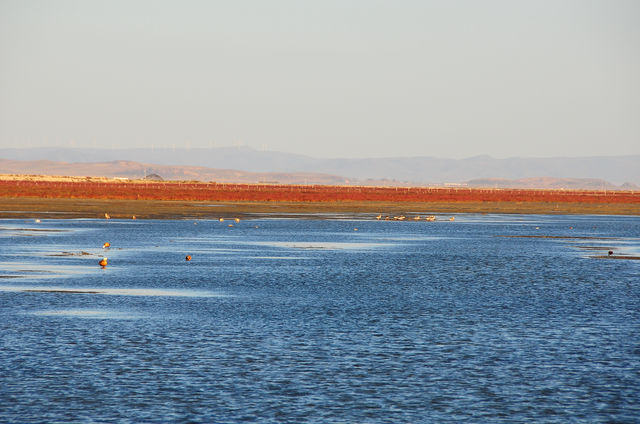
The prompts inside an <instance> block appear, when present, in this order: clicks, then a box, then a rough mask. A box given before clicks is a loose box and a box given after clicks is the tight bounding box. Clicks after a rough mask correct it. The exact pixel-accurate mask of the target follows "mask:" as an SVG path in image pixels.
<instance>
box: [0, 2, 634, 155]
mask: <svg viewBox="0 0 640 424" xmlns="http://www.w3.org/2000/svg"><path fill="white" fill-rule="evenodd" d="M638 22H640V1H636V0H628V1H625V0H598V1H596V0H531V1H518V0H484V1H475V0H466V1H465V0H442V1H436V0H415V1H414V0H395V1H379V0H322V1H310V0H309V1H305V0H270V1H262V0H253V1H251V0H237V1H228V0H225V1H217V0H206V1H205V0H182V1H177V0H176V1H165V0H110V1H95V0H53V1H51V0H42V1H40V0H15V1H14V0H0V147H4V148H7V147H42V146H44V147H52V146H62V147H71V146H75V147H95V148H126V147H174V146H178V147H185V148H189V147H194V148H195V147H226V146H248V147H252V148H255V149H261V150H272V151H282V152H290V153H301V154H306V155H309V156H314V157H328V158H330V157H341V158H346V157H354V158H355V157H396V156H405V157H406V156H435V157H446V158H465V157H471V156H475V155H484V154H486V155H491V156H493V157H496V158H506V157H552V156H594V155H631V154H640V77H639V76H640V25H639V24H638Z"/></svg>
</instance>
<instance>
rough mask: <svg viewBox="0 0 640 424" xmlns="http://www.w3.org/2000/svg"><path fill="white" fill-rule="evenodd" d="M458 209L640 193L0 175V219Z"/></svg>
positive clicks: (523, 208)
mask: <svg viewBox="0 0 640 424" xmlns="http://www.w3.org/2000/svg"><path fill="white" fill-rule="evenodd" d="M456 213H501V214H610V215H640V192H631V191H626V192H625V191H615V192H611V191H589V190H528V189H470V188H465V189H458V188H446V187H443V188H431V187H406V188H398V187H358V186H324V185H314V186H299V185H269V184H215V183H200V182H153V181H135V182H133V181H123V180H122V179H107V178H88V177H87V178H80V177H71V178H70V177H42V176H14V178H12V179H0V218H104V217H105V214H108V216H110V217H111V218H114V219H131V218H132V217H133V216H135V217H136V219H219V218H230V217H238V218H245V219H246V218H260V217H296V218H316V219H326V218H331V217H347V218H348V217H354V218H356V217H371V218H373V219H375V217H376V216H378V215H382V219H384V217H386V216H390V217H393V216H398V215H403V216H407V217H410V216H411V217H415V216H420V215H422V216H423V217H424V215H428V214H434V215H436V214H443V215H454V214H456Z"/></svg>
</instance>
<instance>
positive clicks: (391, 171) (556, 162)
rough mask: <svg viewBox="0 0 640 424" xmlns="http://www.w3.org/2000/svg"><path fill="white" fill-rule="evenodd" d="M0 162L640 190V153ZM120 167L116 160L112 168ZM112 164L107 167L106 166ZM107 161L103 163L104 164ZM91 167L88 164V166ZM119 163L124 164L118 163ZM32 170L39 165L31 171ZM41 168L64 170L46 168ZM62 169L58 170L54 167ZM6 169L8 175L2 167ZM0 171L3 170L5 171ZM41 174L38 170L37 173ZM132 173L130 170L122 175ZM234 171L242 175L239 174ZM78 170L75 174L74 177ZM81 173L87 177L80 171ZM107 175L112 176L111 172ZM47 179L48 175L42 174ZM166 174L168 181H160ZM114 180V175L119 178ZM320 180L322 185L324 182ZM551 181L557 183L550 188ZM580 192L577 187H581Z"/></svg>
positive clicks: (70, 156)
mask: <svg viewBox="0 0 640 424" xmlns="http://www.w3.org/2000/svg"><path fill="white" fill-rule="evenodd" d="M0 158H4V159H7V160H14V161H38V160H48V161H53V162H66V165H65V166H70V165H71V164H73V165H74V166H76V168H75V169H78V170H79V169H80V168H79V167H81V164H84V166H85V169H86V170H87V172H88V171H89V168H87V167H90V168H91V169H93V171H92V172H90V173H87V174H82V172H81V171H77V172H78V173H76V174H75V175H81V174H82V175H105V176H109V175H113V174H112V173H108V172H107V171H108V170H109V169H111V170H113V171H115V170H116V168H118V169H122V171H118V172H122V173H124V174H127V175H132V173H134V171H135V172H138V174H139V176H140V175H144V173H145V170H146V171H149V170H153V172H154V173H157V174H159V175H162V176H163V177H164V178H167V179H198V180H202V181H208V180H218V181H222V180H223V179H224V180H228V179H236V180H237V181H245V180H246V181H249V180H251V181H256V182H257V181H258V180H260V181H278V182H282V183H305V182H307V183H310V184H311V183H319V184H345V183H369V184H375V183H382V184H385V185H402V184H406V185H414V184H420V185H428V184H435V185H437V184H456V183H457V184H464V183H467V182H468V183H469V184H470V185H476V184H480V185H485V186H500V187H502V186H509V187H513V186H526V187H529V186H531V184H534V185H535V186H536V187H547V186H549V184H551V185H552V186H554V187H555V186H556V185H557V184H560V186H563V187H566V188H569V186H571V187H573V188H607V189H610V188H616V187H621V186H623V185H624V184H625V183H626V186H624V187H630V188H632V189H633V187H636V186H637V185H638V184H640V155H630V156H603V157H556V158H507V159H495V158H492V157H490V156H476V157H472V158H468V159H440V158H434V157H397V158H362V159H345V158H341V159H320V158H312V157H309V156H304V155H296V154H290V153H279V152H271V151H260V150H255V149H252V148H248V147H222V148H210V149H201V148H194V149H188V148H176V149H170V148H163V149H151V148H149V149H141V148H133V149H89V148H24V149H17V148H12V149H7V148H5V149H0ZM114 161H117V162H114ZM107 162H108V163H109V164H108V165H106V164H105V163H107ZM99 163H102V164H103V165H100V164H99ZM89 164H91V165H89ZM115 164H119V165H117V166H116V165H115ZM34 166H35V165H34ZM38 166H40V167H44V168H40V169H51V170H53V169H60V170H62V169H63V168H60V166H61V165H55V166H54V165H53V163H49V164H48V165H46V164H44V163H41V164H40V165H38ZM56 167H58V168H56ZM3 169H8V168H7V165H6V163H5V165H3ZM3 169H0V172H3V173H7V171H5V170H3ZM33 169H36V168H33ZM125 169H127V171H125ZM236 170H237V171H236ZM74 172H75V171H74ZM83 172H84V171H83ZM109 172H110V171H109ZM39 173H43V172H39ZM163 174H164V175H163ZM114 176H115V175H114ZM320 181H321V182H320ZM552 181H554V182H553V183H552ZM578 186H579V187H578Z"/></svg>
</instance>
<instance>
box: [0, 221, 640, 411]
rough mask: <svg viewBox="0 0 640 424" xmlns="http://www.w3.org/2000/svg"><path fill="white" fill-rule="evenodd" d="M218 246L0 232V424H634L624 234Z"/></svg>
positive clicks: (194, 225) (463, 227)
mask: <svg viewBox="0 0 640 424" xmlns="http://www.w3.org/2000/svg"><path fill="white" fill-rule="evenodd" d="M443 218H444V217H443ZM228 224H229V223H228V222H227V221H225V222H224V223H220V222H218V221H195V222H194V221H140V220H138V221H118V220H109V221H106V220H47V219H42V221H41V222H38V223H36V222H34V221H32V220H28V221H27V220H18V219H10V220H0V422H16V423H18V422H20V423H23V422H48V423H54V422H242V421H246V422H269V423H276V422H292V423H294V422H295V423H298V422H317V423H332V422H349V423H362V422H372V423H373V422H385V423H387V422H388V423H400V422H406V423H415V422H487V423H493V422H552V423H553V422H557V423H567V422H638V417H640V261H638V260H624V259H620V258H624V257H632V256H638V255H640V219H639V218H636V217H610V216H533V215H530V216H500V215H459V216H456V220H455V221H454V222H449V221H444V220H438V221H436V222H385V221H375V220H372V219H370V218H367V219H364V218H363V219H362V220H354V219H351V220H345V219H336V220H301V219H297V220H296V219H257V220H247V221H241V222H239V223H233V226H232V227H230V226H228ZM107 241H108V242H110V243H111V247H110V248H109V249H103V248H102V245H103V243H104V242H107ZM609 250H612V251H613V252H614V254H613V255H612V257H608V253H607V252H608V251H609ZM186 255H191V256H192V260H191V261H189V262H188V261H186V260H185V256H186ZM103 257H107V258H108V266H107V267H106V268H104V269H102V268H101V267H100V266H99V265H98V261H99V260H100V259H102V258H103ZM598 257H600V258H598Z"/></svg>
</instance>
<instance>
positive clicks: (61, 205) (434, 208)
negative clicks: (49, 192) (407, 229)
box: [0, 197, 640, 219]
mask: <svg viewBox="0 0 640 424" xmlns="http://www.w3.org/2000/svg"><path fill="white" fill-rule="evenodd" d="M105 213H108V214H109V216H110V217H111V218H113V219H131V218H132V217H133V216H134V215H135V216H136V218H137V219H218V218H221V217H222V218H232V217H238V218H244V219H248V218H261V217H297V218H316V219H326V218H331V217H356V216H363V215H365V216H368V215H370V216H371V218H372V219H373V218H374V217H375V216H376V215H378V214H382V215H383V216H386V215H389V216H394V215H405V216H407V217H409V216H415V215H422V216H424V215H427V214H442V215H455V214H456V213H504V214H611V215H640V204H634V203H630V204H629V203H627V204H619V203H618V204H607V203H600V204H592V203H590V204H589V203H555V202H553V203H551V202H549V203H547V202H420V203H412V202H395V203H393V202H369V201H366V202H354V201H345V202H213V201H210V202H197V201H166V200H109V199H56V198H31V197H20V198H12V197H3V198H0V218H58V219H59V218H104V214H105Z"/></svg>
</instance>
